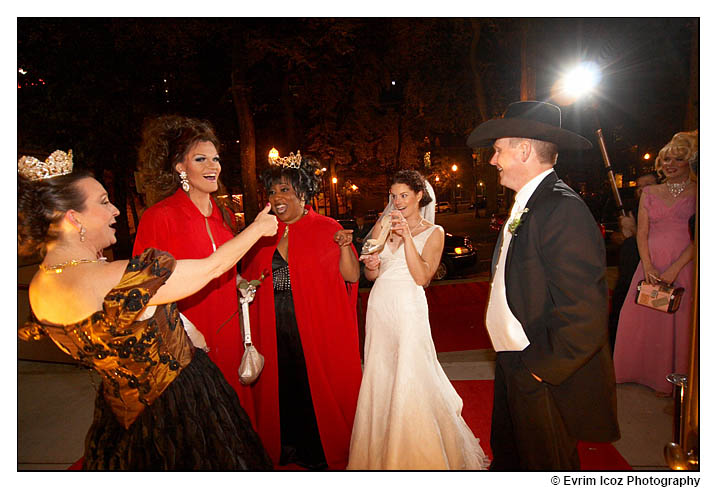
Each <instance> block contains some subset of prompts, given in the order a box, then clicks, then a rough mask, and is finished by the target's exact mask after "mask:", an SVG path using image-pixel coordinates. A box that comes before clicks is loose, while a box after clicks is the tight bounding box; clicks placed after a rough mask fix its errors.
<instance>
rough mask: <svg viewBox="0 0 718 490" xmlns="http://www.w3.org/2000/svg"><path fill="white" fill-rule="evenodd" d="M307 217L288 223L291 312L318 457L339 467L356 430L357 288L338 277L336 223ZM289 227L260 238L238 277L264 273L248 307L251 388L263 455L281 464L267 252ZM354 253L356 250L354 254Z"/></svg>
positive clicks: (358, 375)
mask: <svg viewBox="0 0 718 490" xmlns="http://www.w3.org/2000/svg"><path fill="white" fill-rule="evenodd" d="M307 210H308V213H307V214H306V215H305V216H303V217H302V218H301V219H300V220H299V221H298V222H296V223H294V224H291V225H289V260H288V262H289V275H290V278H291V282H292V296H293V298H294V311H295V315H296V319H297V326H298V328H299V335H300V337H301V340H302V349H303V350H304V357H305V361H306V365H307V375H308V377H309V387H310V390H311V393H312V401H313V403H314V412H315V414H316V417H317V425H318V426H319V435H320V437H321V440H322V447H323V448H324V455H325V457H326V459H327V463H328V464H329V467H330V468H332V469H345V468H346V464H347V461H348V457H349V442H350V440H351V432H352V427H353V425H354V412H355V411H356V403H357V397H358V395H359V386H360V384H361V376H362V372H361V360H360V356H359V335H358V329H357V310H356V300H357V291H358V285H357V284H356V283H354V284H351V283H345V282H344V279H343V278H342V276H341V273H340V272H339V254H340V250H339V247H338V246H337V244H336V243H334V240H333V237H334V233H335V232H336V231H337V230H340V229H342V227H341V225H339V223H337V222H336V221H335V220H333V219H331V218H327V217H325V216H322V215H319V214H317V213H315V212H314V211H313V210H312V209H311V208H309V207H307ZM286 226H287V225H285V224H284V223H282V222H281V221H280V223H279V230H278V232H277V234H276V235H275V236H272V237H265V238H263V239H261V240H260V241H259V242H258V243H257V244H256V245H255V246H254V248H253V249H252V250H251V251H250V252H249V253H248V254H247V255H246V256H245V258H244V259H243V260H242V265H243V267H242V277H244V278H245V279H247V280H251V279H258V278H259V277H260V275H261V273H262V271H264V270H267V271H270V274H269V276H268V277H267V278H266V279H265V280H264V281H263V282H262V285H261V286H260V287H259V288H258V289H257V294H256V296H255V299H254V302H253V303H251V304H250V306H249V311H250V319H251V330H252V341H253V343H254V344H255V346H256V347H257V350H258V351H259V352H260V353H261V354H262V355H264V358H265V364H264V370H263V372H262V374H261V376H260V377H259V379H258V381H257V382H256V383H255V384H254V385H253V386H252V391H253V396H254V402H255V413H256V415H257V431H258V432H259V435H260V437H261V438H262V443H263V444H264V447H265V448H266V449H267V452H268V453H269V456H270V457H271V458H272V460H273V461H274V462H275V464H276V463H277V462H278V461H279V455H280V451H281V443H280V432H279V387H278V380H277V371H278V370H277V332H276V324H275V316H274V289H273V287H272V276H271V270H272V255H273V254H274V251H275V249H276V248H277V244H278V243H279V240H280V239H281V237H282V235H283V234H284V229H285V228H286ZM352 251H353V252H354V253H355V254H356V250H354V249H352Z"/></svg>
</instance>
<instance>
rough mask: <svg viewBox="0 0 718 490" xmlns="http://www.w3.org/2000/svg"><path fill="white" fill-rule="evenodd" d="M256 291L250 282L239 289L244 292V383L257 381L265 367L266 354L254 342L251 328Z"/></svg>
mask: <svg viewBox="0 0 718 490" xmlns="http://www.w3.org/2000/svg"><path fill="white" fill-rule="evenodd" d="M256 291H257V288H256V286H254V285H253V284H249V286H248V287H247V288H246V289H243V288H240V289H239V292H240V293H241V294H242V297H241V298H240V299H239V303H240V304H241V305H242V325H243V330H244V354H242V362H240V363H239V381H240V383H242V384H243V385H251V384H252V383H254V382H255V381H257V378H259V375H260V374H262V369H263V368H264V356H263V355H262V354H260V353H259V351H258V350H257V348H256V347H254V345H253V344H252V331H251V330H250V328H249V303H251V302H252V301H253V300H254V293H255V292H256Z"/></svg>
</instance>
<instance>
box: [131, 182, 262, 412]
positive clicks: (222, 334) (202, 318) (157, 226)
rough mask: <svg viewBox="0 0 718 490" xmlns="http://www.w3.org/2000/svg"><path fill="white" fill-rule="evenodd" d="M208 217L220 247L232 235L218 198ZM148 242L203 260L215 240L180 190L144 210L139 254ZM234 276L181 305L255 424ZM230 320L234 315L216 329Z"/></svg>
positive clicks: (212, 284)
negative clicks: (243, 370)
mask: <svg viewBox="0 0 718 490" xmlns="http://www.w3.org/2000/svg"><path fill="white" fill-rule="evenodd" d="M207 221H208V223H209V227H210V230H212V236H213V237H214V242H215V244H216V245H217V247H219V246H220V245H222V244H223V243H224V242H226V241H227V240H229V239H230V238H232V236H233V234H232V231H231V229H230V227H229V225H227V223H225V221H224V220H223V219H222V213H221V211H220V210H219V206H218V205H217V203H216V202H214V201H213V203H212V215H211V216H210V217H208V218H207ZM148 247H154V248H157V249H160V250H164V251H167V252H169V253H171V254H172V255H173V256H174V257H175V258H176V259H178V260H180V259H202V258H205V257H207V256H209V255H210V254H211V253H212V241H211V240H210V238H209V235H208V234H207V227H206V225H205V221H204V216H203V215H202V213H200V211H199V209H197V206H195V205H194V203H193V202H192V201H191V200H190V198H189V197H188V196H187V194H186V193H185V192H184V191H182V189H178V190H177V192H175V193H174V194H173V195H171V196H170V197H168V198H166V199H163V200H162V201H160V202H158V203H157V204H155V205H154V206H152V207H150V208H149V209H147V210H146V211H145V212H144V213H143V214H142V217H141V219H140V223H139V226H138V227H137V236H136V237H135V245H134V249H133V251H132V254H133V255H138V254H140V253H142V252H143V251H144V250H145V249H146V248H148ZM236 276H237V272H236V269H235V268H231V269H230V270H228V271H227V272H225V273H224V274H222V275H221V276H220V277H218V278H216V279H213V280H212V281H210V282H209V283H208V284H207V285H206V286H205V287H204V288H202V289H201V290H199V291H197V292H196V293H195V294H193V295H192V296H189V297H187V298H185V299H183V300H182V301H179V302H178V303H177V305H178V307H179V310H180V311H181V312H182V313H183V314H184V315H185V316H186V317H187V318H189V320H190V321H191V322H192V323H194V325H195V326H196V327H197V329H198V330H199V331H200V332H202V335H204V338H205V340H206V341H207V345H208V346H209V349H210V350H209V357H210V359H212V362H214V363H215V364H216V365H217V367H219V369H220V371H222V374H223V375H224V377H225V379H226V380H227V382H228V383H229V384H230V385H231V386H232V388H234V390H235V391H236V392H237V395H238V396H239V401H240V403H241V405H242V408H244V410H245V411H246V412H247V415H249V418H250V420H252V423H253V424H254V423H255V417H254V404H253V403H252V392H251V390H250V389H249V387H247V386H244V385H242V384H241V383H240V382H239V374H238V372H237V370H238V369H239V363H240V361H241V359H242V354H243V353H244V343H243V338H242V332H241V330H240V326H239V314H238V313H237V311H238V308H239V307H238V302H237V286H236ZM233 315H234V316H233ZM227 319H230V320H229V321H227V323H225V324H224V326H222V328H221V329H220V330H219V332H217V329H219V328H220V326H221V325H222V323H224V322H225V321H226V320H227Z"/></svg>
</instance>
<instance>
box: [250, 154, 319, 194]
mask: <svg viewBox="0 0 718 490" xmlns="http://www.w3.org/2000/svg"><path fill="white" fill-rule="evenodd" d="M321 173H322V171H321V170H320V168H319V162H317V160H316V159H315V158H313V157H310V156H302V163H301V164H300V165H299V168H291V167H282V166H280V165H270V166H269V168H267V169H266V170H265V171H264V172H262V185H263V186H264V189H265V190H266V191H269V189H271V188H272V186H273V185H275V184H279V183H280V182H288V183H289V184H291V185H292V187H293V188H294V192H295V193H296V194H297V197H299V198H300V199H304V200H305V201H307V202H308V201H309V200H311V198H312V197H314V196H315V195H316V194H317V193H318V192H319V186H320V184H321V177H320V176H321Z"/></svg>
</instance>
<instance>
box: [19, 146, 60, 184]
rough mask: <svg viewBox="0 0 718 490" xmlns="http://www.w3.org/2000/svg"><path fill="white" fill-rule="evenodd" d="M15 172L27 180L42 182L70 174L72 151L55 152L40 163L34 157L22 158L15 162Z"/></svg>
mask: <svg viewBox="0 0 718 490" xmlns="http://www.w3.org/2000/svg"><path fill="white" fill-rule="evenodd" d="M17 172H18V173H19V174H20V175H21V176H23V177H25V178H26V179H28V180H43V179H50V178H52V177H59V176H60V175H67V174H69V173H71V172H72V150H68V151H67V153H65V152H64V151H62V150H56V151H54V152H52V154H51V155H50V156H49V157H47V159H46V160H45V161H44V162H41V161H40V160H38V159H37V158H35V157H28V156H23V157H20V159H19V160H18V161H17Z"/></svg>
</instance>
